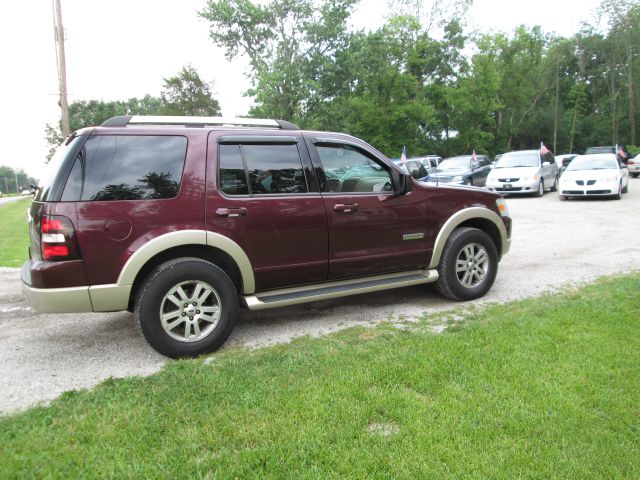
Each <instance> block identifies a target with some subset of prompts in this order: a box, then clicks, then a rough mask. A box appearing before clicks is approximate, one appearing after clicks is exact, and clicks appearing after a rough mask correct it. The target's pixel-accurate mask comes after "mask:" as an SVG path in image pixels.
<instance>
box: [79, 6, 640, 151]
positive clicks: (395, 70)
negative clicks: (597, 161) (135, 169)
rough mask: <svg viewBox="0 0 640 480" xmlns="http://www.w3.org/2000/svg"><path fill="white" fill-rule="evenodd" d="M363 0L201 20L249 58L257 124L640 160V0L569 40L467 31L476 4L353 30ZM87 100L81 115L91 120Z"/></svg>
mask: <svg viewBox="0 0 640 480" xmlns="http://www.w3.org/2000/svg"><path fill="white" fill-rule="evenodd" d="M357 3H358V1H357V0H296V1H294V0H271V1H270V2H269V3H263V2H260V3H257V2H256V3H254V2H252V1H251V0H208V1H207V2H206V3H205V6H204V8H203V9H202V10H201V11H199V12H198V15H199V16H201V17H202V18H205V19H206V20H207V21H208V22H209V23H210V37H211V40H212V41H213V43H214V44H215V45H217V46H220V47H222V48H224V49H225V52H226V56H227V58H228V59H229V60H234V59H236V58H238V57H239V56H241V55H243V56H246V57H247V58H248V59H249V63H250V70H249V72H248V75H249V77H250V80H251V89H250V90H249V91H248V92H247V94H248V95H249V96H250V97H251V98H252V99H253V101H254V106H253V107H252V108H251V110H250V111H249V112H248V115H249V116H254V117H266V118H281V119H284V120H289V121H292V122H294V123H296V124H298V125H300V126H301V127H302V128H305V129H320V130H334V131H342V132H348V133H351V134H353V135H356V136H358V137H360V138H363V139H365V140H366V141H368V142H370V143H371V144H373V145H374V146H376V147H377V148H378V149H380V150H381V151H382V152H384V153H385V154H387V155H389V156H396V157H397V156H399V154H400V151H401V150H402V147H403V146H404V145H406V146H407V150H408V154H409V156H414V155H421V154H427V153H436V154H440V155H441V156H449V155H453V154H460V153H470V152H471V150H473V149H475V151H476V152H478V153H484V154H489V155H495V154H498V153H502V152H505V151H509V150H514V149H525V148H536V147H537V146H539V145H540V142H541V141H542V142H544V143H545V145H547V146H548V147H549V148H550V149H552V150H553V151H554V152H555V153H569V152H577V153H582V152H583V151H584V150H585V149H586V148H587V147H589V146H595V145H614V144H623V145H626V146H627V148H628V150H629V151H630V152H631V153H635V152H636V151H637V150H638V149H636V148H635V147H633V145H636V144H638V143H640V142H639V140H638V132H637V124H638V119H639V113H638V110H639V109H638V102H639V100H638V97H640V86H639V85H640V82H639V80H638V79H639V78H640V55H639V52H638V48H639V47H640V4H639V3H638V0H603V1H602V3H601V5H600V7H599V9H598V11H597V14H596V15H595V17H594V18H591V19H585V21H584V22H583V23H582V25H581V28H580V30H579V31H578V32H577V33H575V34H573V35H572V36H570V37H563V36H557V35H552V34H550V33H548V32H545V31H544V28H543V27H542V26H536V27H525V26H520V27H517V28H516V29H515V30H514V31H512V32H508V33H505V32H498V33H486V32H476V31H473V30H472V29H471V28H470V27H469V26H468V25H467V24H466V23H465V12H467V11H468V9H469V7H470V6H471V3H472V0H451V1H449V2H437V1H436V2H433V4H432V7H431V8H426V7H425V5H424V4H423V2H422V1H421V0H396V1H392V2H391V3H392V6H391V11H393V12H394V14H393V15H392V16H391V17H390V18H388V19H387V21H386V23H385V24H384V25H383V26H382V27H381V28H379V29H377V30H374V31H353V30H352V29H350V28H349V20H350V18H351V15H352V12H353V10H354V8H355V7H356V5H357ZM190 71H191V73H192V76H191V77H192V78H191V79H192V80H193V79H194V78H195V77H197V72H195V70H193V69H192V68H191V69H190ZM184 73H185V70H184V69H183V72H181V74H184ZM179 77H180V76H179ZM197 78H198V80H199V77H197ZM188 87H189V88H188ZM168 91H173V92H174V93H175V95H176V98H178V99H180V97H181V95H187V96H188V94H189V92H194V91H198V89H195V90H194V89H193V88H190V82H189V81H187V82H182V83H180V82H178V83H177V84H170V83H169V82H168V80H165V92H168ZM209 93H210V90H209ZM205 97H206V95H205ZM209 98H211V99H212V100H213V98H212V97H211V95H209ZM200 100H202V98H200ZM171 101H173V100H171V98H170V96H169V95H168V93H165V94H164V96H163V97H162V98H160V99H154V98H152V97H145V98H144V99H142V100H136V99H132V100H130V101H129V102H122V105H119V107H118V108H119V109H120V110H119V111H120V112H121V113H119V114H124V113H127V112H129V113H157V112H158V111H162V108H166V107H167V105H169V104H170V102H171ZM157 102H159V103H157ZM81 103H82V102H76V103H74V104H72V105H71V109H72V110H73V108H74V106H76V107H77V109H78V112H80V111H81V110H84V107H87V105H81ZM216 104H217V102H216ZM181 105H182V104H181V103H180V101H175V102H174V106H175V107H176V108H174V110H173V112H175V113H176V114H207V115H215V114H217V113H218V110H219V107H216V108H209V109H202V110H198V112H202V113H192V112H191V111H190V110H188V109H183V110H181V108H182V106H181ZM123 110H126V111H123ZM72 118H73V114H72ZM78 120H79V121H78V123H76V125H74V126H76V127H78V126H85V125H89V124H98V123H100V122H97V121H94V122H92V123H83V122H85V118H84V117H83V116H82V115H80V113H78ZM80 120H82V121H80ZM80 123H83V124H82V125H79V124H80Z"/></svg>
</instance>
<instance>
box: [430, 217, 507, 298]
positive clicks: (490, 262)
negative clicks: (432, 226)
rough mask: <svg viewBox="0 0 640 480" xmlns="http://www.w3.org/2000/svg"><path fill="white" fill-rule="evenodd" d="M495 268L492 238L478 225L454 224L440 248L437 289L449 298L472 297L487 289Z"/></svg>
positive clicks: (496, 253) (496, 266)
mask: <svg viewBox="0 0 640 480" xmlns="http://www.w3.org/2000/svg"><path fill="white" fill-rule="evenodd" d="M497 271H498V251H497V249H496V246H495V244H494V243H493V240H491V237H489V235H487V234H486V233H485V232H483V231H482V230H478V229H477V228H469V227H463V228H457V229H455V230H454V231H453V233H452V234H451V236H450V237H449V239H448V240H447V243H446V245H445V247H444V250H443V252H442V257H441V259H440V265H439V266H438V274H439V275H440V278H438V281H437V283H436V289H437V290H438V291H439V292H440V293H442V294H443V295H444V296H445V297H447V298H450V299H452V300H458V301H463V300H473V299H475V298H479V297H482V296H483V295H484V294H485V293H487V292H488V291H489V289H490V288H491V286H492V285H493V282H494V281H495V279H496V273H497Z"/></svg>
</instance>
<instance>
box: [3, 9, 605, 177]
mask: <svg viewBox="0 0 640 480" xmlns="http://www.w3.org/2000/svg"><path fill="white" fill-rule="evenodd" d="M61 1H62V15H63V23H64V26H65V31H66V43H65V47H66V59H67V89H68V93H69V102H70V103H71V102H72V101H74V100H90V99H102V100H105V101H110V100H126V99H128V98H130V97H143V96H144V95H145V94H147V93H148V94H150V95H153V96H159V94H160V90H161V88H162V83H163V78H166V77H170V76H173V75H175V74H177V73H178V71H179V70H180V69H181V68H182V66H183V65H186V64H188V63H191V64H192V65H193V66H194V67H195V68H196V70H197V71H198V73H199V74H200V77H201V78H202V79H204V80H207V81H211V80H213V81H214V82H215V90H216V95H215V96H216V98H217V99H218V100H219V101H220V103H221V106H222V114H223V115H225V116H238V115H242V114H246V113H247V111H248V108H249V106H250V104H251V101H250V100H249V99H248V98H245V97H243V93H244V92H245V91H246V90H247V88H248V87H249V82H248V80H247V79H246V78H245V75H244V72H245V71H246V62H245V61H234V62H233V63H229V62H227V61H226V60H225V59H224V54H223V51H222V50H220V49H218V48H217V47H215V46H214V45H213V44H212V42H211V41H210V40H209V38H208V25H207V23H206V21H205V20H204V19H201V18H199V17H198V16H197V14H196V11H197V10H199V9H202V8H204V6H205V4H206V0H179V1H176V0H109V1H104V0H61ZM599 3H600V0H536V1H532V0H528V1H524V0H475V2H474V6H473V8H472V9H471V10H470V11H469V17H468V20H469V22H468V23H469V25H470V26H472V27H473V28H476V29H478V30H480V31H489V30H493V31H498V30H500V31H511V30H512V29H513V28H514V27H515V26H516V25H518V24H522V23H524V24H527V25H542V26H543V29H544V30H545V31H548V32H557V33H559V34H562V35H565V36H569V35H571V34H573V33H574V32H575V31H576V30H577V29H578V28H579V23H580V22H581V21H583V20H586V19H590V18H593V11H594V9H595V8H596V7H597V6H598V4H599ZM52 4H53V2H52V0H27V1H20V0H7V1H4V2H2V3H1V4H0V42H1V43H0V62H1V63H0V64H1V65H2V77H1V78H0V86H1V87H2V88H1V90H0V91H1V92H2V93H1V95H2V97H1V99H2V106H3V109H2V115H0V140H1V145H2V148H1V149H0V165H9V166H11V167H14V168H23V169H24V170H25V171H27V173H29V174H30V175H32V176H34V177H36V178H38V176H39V173H40V172H41V170H42V167H43V165H44V160H45V155H46V152H47V146H46V142H45V140H44V128H45V125H46V124H47V123H51V124H53V123H55V122H57V120H58V118H59V115H60V113H59V108H58V106H57V102H58V96H57V92H58V80H57V70H56V57H55V41H54V34H53V7H52ZM386 5H387V2H386V0H362V4H361V6H360V8H359V9H358V11H357V12H356V15H355V17H354V24H355V25H356V27H358V28H371V29H375V28H378V27H379V26H380V25H382V23H383V22H384V18H383V17H384V15H385V12H386V11H387V7H386Z"/></svg>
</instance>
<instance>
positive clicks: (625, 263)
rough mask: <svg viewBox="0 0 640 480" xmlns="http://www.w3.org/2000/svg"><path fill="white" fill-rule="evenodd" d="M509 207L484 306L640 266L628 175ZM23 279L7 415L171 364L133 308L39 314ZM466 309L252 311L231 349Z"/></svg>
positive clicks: (402, 297)
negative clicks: (141, 328)
mask: <svg viewBox="0 0 640 480" xmlns="http://www.w3.org/2000/svg"><path fill="white" fill-rule="evenodd" d="M508 204H509V208H510V211H511V214H512V217H513V219H514V230H513V245H512V250H511V253H509V255H507V256H505V258H504V259H503V261H502V262H501V263H500V269H499V272H498V277H497V280H496V283H495V285H494V287H493V289H492V290H491V292H489V294H488V295H487V296H486V297H485V298H484V299H483V302H504V301H509V300H513V299H518V298H524V297H529V296H537V295H540V294H542V293H543V292H547V291H553V290H555V289H558V288H563V287H566V286H572V285H578V284H580V283H583V282H587V281H590V280H592V279H594V278H596V277H598V276H601V275H607V274H616V273H620V272H627V271H630V270H638V269H640V243H638V241H637V239H638V238H640V221H638V212H639V211H640V179H631V180H630V187H629V194H628V195H625V196H624V198H623V200H621V201H615V200H581V201H568V202H561V201H560V200H559V199H558V196H557V194H555V193H547V194H546V195H545V196H544V197H543V198H541V199H540V198H513V199H509V201H508ZM18 277H19V275H18V271H17V270H15V269H7V268H4V269H2V268H0V412H10V411H14V410H19V409H23V408H26V407H28V406H30V405H33V404H35V403H37V402H39V401H47V400H50V399H52V398H55V397H56V396H58V395H59V394H60V393H62V392H64V391H66V390H70V389H78V388H89V387H92V386H94V385H96V384H98V383H99V382H101V381H103V380H105V379H107V378H109V377H124V376H129V375H148V374H151V373H153V372H156V371H157V370H159V369H160V368H161V367H162V365H164V364H165V362H167V360H166V359H165V358H164V357H162V356H160V355H158V354H157V353H155V352H154V351H153V350H152V349H151V348H150V347H149V346H148V345H147V344H146V342H145V341H144V339H143V338H141V336H140V335H139V334H138V332H137V329H136V327H135V325H134V323H133V316H132V315H131V314H129V313H126V312H120V313H108V314H73V315H72V314H69V315H38V314H35V313H33V312H32V311H30V310H29V308H28V307H27V305H26V303H25V302H24V300H23V299H22V297H21V295H20V291H19V284H18ZM541 301H543V300H541ZM475 304H477V302H476V303H472V305H475ZM459 306H460V304H459V303H454V302H450V301H447V300H444V299H443V298H442V297H440V296H439V295H438V294H437V293H436V292H435V291H434V290H433V288H432V287H431V286H416V287H408V288H403V289H398V290H393V291H388V292H384V293H374V294H366V295H360V296H356V297H350V298H347V299H337V300H330V301H325V302H317V303H313V304H307V305H300V306H295V307H289V308H285V309H280V310H272V311H263V312H245V313H244V314H243V317H242V319H241V321H240V322H239V324H238V325H237V327H236V329H235V331H234V332H233V334H232V336H231V337H230V339H229V340H228V341H227V344H226V346H225V348H229V347H232V346H238V345H246V346H264V345H270V344H274V343H278V342H286V341H289V340H290V339H291V338H294V337H298V336H301V335H321V334H324V333H328V332H332V331H335V330H337V329H340V328H345V327H349V326H352V325H369V324H375V323H376V322H381V321H386V320H397V319H413V318H417V317H418V316H420V315H422V314H423V313H427V314H428V313H430V312H435V311H439V310H444V309H451V308H456V307H459Z"/></svg>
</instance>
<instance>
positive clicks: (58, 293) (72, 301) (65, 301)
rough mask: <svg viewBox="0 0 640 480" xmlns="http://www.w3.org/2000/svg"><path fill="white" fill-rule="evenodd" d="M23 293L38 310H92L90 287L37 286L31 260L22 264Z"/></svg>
mask: <svg viewBox="0 0 640 480" xmlns="http://www.w3.org/2000/svg"><path fill="white" fill-rule="evenodd" d="M20 277H21V279H22V293H23V294H24V296H25V297H26V299H27V301H28V302H29V305H31V308H33V309H34V310H36V311H38V312H51V313H77V312H92V311H93V305H92V304H91V297H90V295H89V287H87V286H83V287H67V288H35V287H32V286H31V285H32V282H31V261H30V260H29V261H27V262H26V263H25V264H24V265H23V266H22V271H21V272H20Z"/></svg>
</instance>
